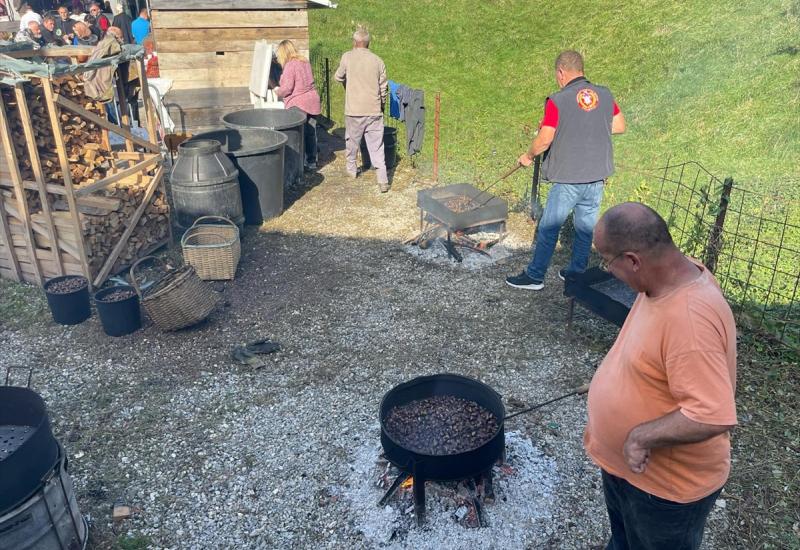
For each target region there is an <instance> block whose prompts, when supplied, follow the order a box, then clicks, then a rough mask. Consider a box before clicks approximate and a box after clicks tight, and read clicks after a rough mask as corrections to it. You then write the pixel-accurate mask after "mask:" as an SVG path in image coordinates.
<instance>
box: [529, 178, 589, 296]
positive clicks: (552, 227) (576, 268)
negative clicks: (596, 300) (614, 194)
mask: <svg viewBox="0 0 800 550" xmlns="http://www.w3.org/2000/svg"><path fill="white" fill-rule="evenodd" d="M602 200H603V181H602V180H600V181H595V182H591V183H556V184H554V185H553V188H552V189H551V190H550V193H549V194H548V195H547V204H546V205H545V207H544V213H543V214H542V219H541V220H540V221H539V227H538V229H537V230H536V248H535V249H534V251H533V259H532V260H531V263H530V264H528V267H527V268H526V269H525V272H526V273H527V274H528V277H530V278H531V279H533V280H534V281H544V275H545V273H547V268H548V267H549V266H550V259H551V258H552V257H553V251H554V250H555V249H556V241H557V240H558V233H559V231H561V226H562V225H563V223H564V220H566V219H567V216H568V215H569V213H570V212H572V211H574V212H575V213H574V216H573V219H574V221H575V240H574V241H573V243H572V260H571V261H570V264H569V267H567V271H568V272H571V273H572V272H574V273H582V272H583V271H586V266H587V264H588V263H589V251H590V250H591V249H592V235H593V233H594V224H595V223H597V217H598V214H599V213H600V202H601V201H602Z"/></svg>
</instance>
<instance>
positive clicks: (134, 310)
mask: <svg viewBox="0 0 800 550" xmlns="http://www.w3.org/2000/svg"><path fill="white" fill-rule="evenodd" d="M119 290H130V291H131V292H132V293H133V295H132V296H130V297H129V298H123V299H122V300H117V301H114V302H108V301H105V300H106V299H107V298H108V296H109V295H110V294H112V293H114V292H116V291H119ZM94 305H95V307H96V308H97V314H98V315H99V316H100V322H101V323H102V325H103V332H105V333H106V334H107V335H109V336H125V335H126V334H130V333H132V332H136V331H137V330H139V329H140V328H142V315H141V312H140V311H139V295H138V294H136V291H135V290H134V289H133V287H132V286H127V285H121V286H112V287H109V288H104V289H103V290H101V291H99V292H97V293H96V294H95V295H94Z"/></svg>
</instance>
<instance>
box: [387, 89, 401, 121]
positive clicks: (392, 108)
mask: <svg viewBox="0 0 800 550" xmlns="http://www.w3.org/2000/svg"><path fill="white" fill-rule="evenodd" d="M400 86H402V84H398V83H397V82H395V81H394V80H390V81H389V116H390V117H392V118H394V119H397V120H400V98H398V97H397V90H398V88H400Z"/></svg>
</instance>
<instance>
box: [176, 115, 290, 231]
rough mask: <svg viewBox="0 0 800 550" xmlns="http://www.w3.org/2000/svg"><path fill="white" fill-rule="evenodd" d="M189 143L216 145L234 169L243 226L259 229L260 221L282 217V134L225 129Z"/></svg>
mask: <svg viewBox="0 0 800 550" xmlns="http://www.w3.org/2000/svg"><path fill="white" fill-rule="evenodd" d="M192 139H193V140H194V139H201V140H202V139H213V140H215V141H218V142H220V143H221V144H222V151H223V152H224V153H225V154H227V155H228V158H229V159H231V160H232V161H233V164H234V165H235V166H236V168H238V170H239V190H240V191H241V195H242V209H243V210H244V223H246V224H247V225H261V223H262V222H263V221H264V220H268V219H270V218H275V217H277V216H280V215H281V214H282V213H283V164H284V150H285V148H286V142H287V141H288V138H287V137H286V134H284V133H283V132H278V131H275V130H264V129H260V128H259V129H247V128H242V129H237V128H225V129H223V130H214V131H213V132H204V133H202V134H198V135H196V136H195V137H193V138H192ZM190 141H191V140H190Z"/></svg>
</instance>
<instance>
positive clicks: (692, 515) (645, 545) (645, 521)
mask: <svg viewBox="0 0 800 550" xmlns="http://www.w3.org/2000/svg"><path fill="white" fill-rule="evenodd" d="M602 474H603V493H604V494H605V497H606V507H607V508H608V519H609V520H610V522H611V540H610V541H609V542H608V546H606V550H629V549H630V550H695V549H697V548H700V542H701V541H702V540H703V529H704V528H705V525H706V518H707V517H708V513H709V512H710V511H711V508H712V507H713V506H714V502H716V500H717V497H718V496H719V493H720V491H722V489H720V490H719V491H717V492H715V493H713V494H711V495H709V496H707V497H705V498H702V499H700V500H697V501H695V502H690V503H688V504H680V503H678V502H672V501H670V500H665V499H663V498H658V497H657V496H654V495H651V494H649V493H646V492H644V491H642V490H640V489H637V488H636V487H634V486H633V485H631V484H630V483H628V482H627V481H625V480H624V479H621V478H619V477H616V476H613V475H611V474H609V473H608V472H606V471H604V470H603V471H602Z"/></svg>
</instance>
